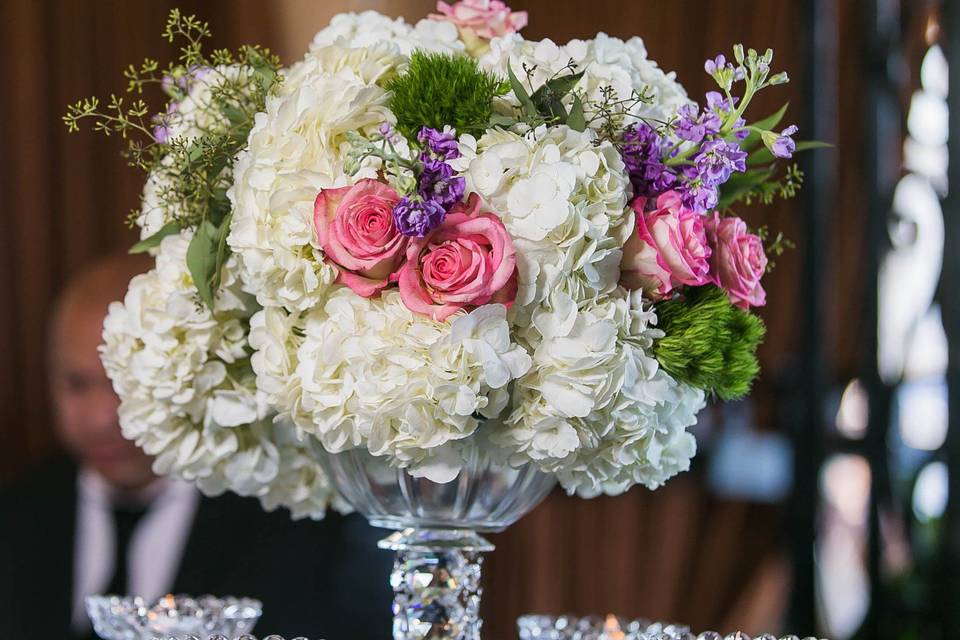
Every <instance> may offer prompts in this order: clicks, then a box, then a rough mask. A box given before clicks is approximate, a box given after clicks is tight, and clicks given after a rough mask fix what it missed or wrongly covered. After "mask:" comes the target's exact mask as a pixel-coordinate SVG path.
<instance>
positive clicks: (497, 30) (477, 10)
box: [430, 0, 527, 40]
mask: <svg viewBox="0 0 960 640" xmlns="http://www.w3.org/2000/svg"><path fill="white" fill-rule="evenodd" d="M437 11H439V12H440V13H439V14H437V13H431V14H430V17H431V18H432V19H434V20H448V21H450V22H452V23H453V24H455V25H457V27H458V28H460V29H468V30H470V31H472V32H473V33H474V34H475V35H477V36H479V37H481V38H485V39H487V40H491V39H493V38H495V37H497V36H506V35H509V34H511V33H514V32H516V31H519V30H520V29H523V28H524V27H525V26H527V12H526V11H511V10H510V7H508V6H507V5H505V4H504V3H503V2H501V1H500V0H461V2H455V3H454V4H452V5H451V4H447V3H446V2H443V0H440V1H439V2H437Z"/></svg>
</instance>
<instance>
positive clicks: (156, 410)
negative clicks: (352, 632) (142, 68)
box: [101, 232, 332, 517]
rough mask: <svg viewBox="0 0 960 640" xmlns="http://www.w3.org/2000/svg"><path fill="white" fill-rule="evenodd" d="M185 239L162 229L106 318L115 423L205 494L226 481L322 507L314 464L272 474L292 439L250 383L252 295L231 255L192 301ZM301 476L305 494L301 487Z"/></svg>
mask: <svg viewBox="0 0 960 640" xmlns="http://www.w3.org/2000/svg"><path fill="white" fill-rule="evenodd" d="M189 241H190V234H189V232H183V233H181V234H178V235H172V236H168V237H166V238H165V239H164V240H163V241H162V242H161V244H160V247H159V252H158V254H157V259H156V267H155V268H154V269H153V270H151V271H149V272H148V273H145V274H142V275H139V276H137V277H135V278H134V279H133V280H131V282H130V286H129V290H128V291H127V294H126V296H125V298H124V300H123V302H122V303H121V302H115V303H113V304H112V305H111V306H110V311H109V314H108V315H107V318H106V320H105V322H104V332H103V339H104V344H103V345H102V346H101V358H102V360H103V364H104V368H105V369H106V371H107V374H108V375H109V376H110V378H111V380H112V381H113V384H114V389H115V390H116V392H117V394H118V395H119V397H120V400H121V405H120V410H119V416H120V425H121V428H122V429H123V433H124V435H125V436H126V437H127V438H129V439H131V440H134V441H135V442H136V443H137V444H138V445H139V446H140V447H141V448H143V449H144V451H145V452H146V453H148V454H150V455H153V456H155V457H156V458H155V462H154V468H155V470H156V471H157V472H158V473H161V474H172V475H176V476H179V477H181V478H184V479H185V480H189V481H193V482H195V483H196V484H197V485H198V486H199V487H200V488H201V489H202V490H203V491H204V492H206V493H208V494H218V493H222V492H223V491H226V490H231V491H235V492H237V493H239V494H241V495H254V496H259V497H261V498H262V499H263V500H264V504H265V505H267V506H268V507H272V506H276V505H279V504H283V505H287V506H290V507H291V509H293V510H294V512H295V514H296V515H298V516H300V515H311V516H314V517H321V516H322V514H323V511H324V508H325V505H326V503H327V502H329V500H330V499H331V498H332V490H331V488H330V486H329V485H328V483H327V482H326V479H325V478H324V477H323V476H322V474H319V471H318V470H317V473H315V474H313V475H312V476H309V480H310V483H309V484H308V485H303V486H299V487H297V486H293V485H292V484H291V483H289V482H287V483H285V484H283V483H279V481H278V479H279V478H281V477H286V476H289V475H290V474H291V473H292V472H291V471H289V470H288V469H289V468H290V465H292V464H295V461H294V460H293V459H291V460H286V459H285V457H287V456H291V455H293V454H296V448H297V447H298V446H299V445H297V444H295V443H294V442H292V441H288V442H284V441H283V439H282V437H281V436H282V426H280V425H274V424H273V418H274V413H273V412H272V411H271V410H270V408H269V405H268V403H267V401H266V397H265V396H264V394H262V393H260V392H259V391H257V388H256V384H255V381H254V376H253V371H252V370H251V368H250V364H249V360H248V356H247V347H248V344H247V327H246V322H247V318H249V316H250V314H251V313H252V311H253V309H254V307H255V305H254V304H253V300H252V299H251V297H250V296H249V295H247V294H245V293H243V292H242V291H241V289H240V283H239V281H238V280H237V279H236V277H235V275H234V272H235V270H236V262H235V261H234V260H232V259H231V260H228V262H227V264H226V265H225V267H224V274H223V283H222V289H221V291H220V293H219V295H218V296H217V299H216V303H215V307H214V309H213V311H211V310H209V309H208V308H207V307H205V306H203V305H202V304H199V303H198V300H197V298H196V292H195V289H194V287H193V281H192V278H191V277H190V274H189V271H188V270H187V267H186V251H187V246H188V245H189ZM288 429H289V428H288ZM282 445H283V446H282ZM301 449H302V447H301ZM299 466H300V467H304V464H303V463H299ZM318 474H319V475H318ZM304 486H306V487H308V488H309V491H310V492H311V496H310V497H304V496H302V495H300V494H301V493H302V492H303V491H304V490H305V489H304ZM284 487H286V488H284ZM268 496H269V498H268Z"/></svg>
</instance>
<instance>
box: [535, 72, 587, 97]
mask: <svg viewBox="0 0 960 640" xmlns="http://www.w3.org/2000/svg"><path fill="white" fill-rule="evenodd" d="M582 77H583V71H578V72H577V73H571V74H568V75H565V76H558V77H556V78H553V79H551V80H548V81H547V82H545V83H544V84H543V86H542V87H540V88H539V89H537V90H536V91H535V92H534V93H533V95H532V96H530V99H531V100H533V103H534V104H541V103H542V104H545V105H548V104H550V103H551V102H553V101H554V100H555V99H556V100H559V99H562V98H564V97H565V96H566V95H567V94H568V93H570V92H571V91H573V88H574V87H575V86H576V85H577V83H578V82H580V78H582Z"/></svg>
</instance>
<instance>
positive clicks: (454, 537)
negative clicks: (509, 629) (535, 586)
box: [380, 529, 493, 640]
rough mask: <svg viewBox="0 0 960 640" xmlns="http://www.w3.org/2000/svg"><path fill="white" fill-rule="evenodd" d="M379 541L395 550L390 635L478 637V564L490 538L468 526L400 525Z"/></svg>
mask: <svg viewBox="0 0 960 640" xmlns="http://www.w3.org/2000/svg"><path fill="white" fill-rule="evenodd" d="M380 547H381V548H383V549H390V550H392V551H394V552H395V553H396V559H395V561H394V565H393V573H392V574H391V576H390V583H391V585H392V586H393V638H394V640H428V639H429V640H480V627H481V626H482V625H483V620H482V619H481V618H480V596H481V594H482V589H481V587H480V567H481V564H482V562H483V556H482V554H483V553H484V552H487V551H492V550H493V545H492V544H490V543H489V542H488V541H486V540H485V539H483V538H482V537H481V536H479V535H477V534H476V533H475V532H473V531H466V530H457V529H404V530H403V531H397V532H396V533H393V534H391V535H390V536H389V537H387V538H385V539H384V540H381V541H380Z"/></svg>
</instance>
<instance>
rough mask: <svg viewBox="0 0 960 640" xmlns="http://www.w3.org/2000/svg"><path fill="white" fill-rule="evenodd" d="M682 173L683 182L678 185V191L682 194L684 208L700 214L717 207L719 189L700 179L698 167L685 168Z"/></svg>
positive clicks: (689, 166)
mask: <svg viewBox="0 0 960 640" xmlns="http://www.w3.org/2000/svg"><path fill="white" fill-rule="evenodd" d="M681 173H682V180H681V182H680V184H679V185H677V187H676V190H677V192H678V193H680V198H681V200H682V201H683V204H684V206H686V207H688V208H690V209H693V210H694V211H697V212H698V213H707V212H708V211H710V210H711V209H713V208H714V207H716V206H717V202H719V200H720V195H719V193H718V192H717V187H716V186H715V185H711V184H707V183H706V182H705V181H704V180H703V179H702V178H701V177H700V174H699V172H698V171H697V167H696V166H692V165H688V166H686V167H684V168H683V170H682V172H681Z"/></svg>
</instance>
